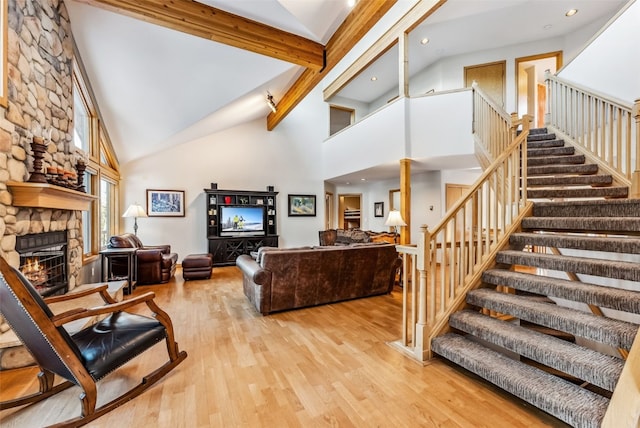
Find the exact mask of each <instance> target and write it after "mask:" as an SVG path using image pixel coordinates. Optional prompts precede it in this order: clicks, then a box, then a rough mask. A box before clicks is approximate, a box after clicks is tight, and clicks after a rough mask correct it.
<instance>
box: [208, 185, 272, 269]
mask: <svg viewBox="0 0 640 428" xmlns="http://www.w3.org/2000/svg"><path fill="white" fill-rule="evenodd" d="M204 191H205V200H206V201H205V202H206V214H207V215H206V219H207V240H208V244H209V245H208V246H209V253H211V254H212V255H213V265H214V266H229V265H233V264H235V261H236V258H237V257H238V256H239V255H241V254H249V253H251V252H253V251H257V250H258V248H260V247H264V246H269V247H277V246H278V228H277V204H276V197H277V195H278V192H276V191H274V190H273V187H272V186H269V187H268V188H267V190H266V191H249V190H221V189H216V188H212V189H204Z"/></svg>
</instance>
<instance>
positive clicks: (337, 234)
mask: <svg viewBox="0 0 640 428" xmlns="http://www.w3.org/2000/svg"><path fill="white" fill-rule="evenodd" d="M318 241H319V243H320V245H351V244H355V243H363V242H388V243H390V244H393V243H394V234H393V233H391V232H373V231H371V230H360V229H327V230H321V231H319V232H318Z"/></svg>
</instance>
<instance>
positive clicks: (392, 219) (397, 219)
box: [384, 210, 407, 227]
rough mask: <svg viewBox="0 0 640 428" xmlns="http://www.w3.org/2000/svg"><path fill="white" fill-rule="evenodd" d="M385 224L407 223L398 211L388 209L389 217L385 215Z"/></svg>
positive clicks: (403, 224) (402, 224) (399, 224)
mask: <svg viewBox="0 0 640 428" xmlns="http://www.w3.org/2000/svg"><path fill="white" fill-rule="evenodd" d="M384 225H385V226H395V227H398V226H406V225H407V223H405V222H404V220H403V219H402V216H401V215H400V211H398V210H391V211H389V217H387V221H386V222H385V223H384Z"/></svg>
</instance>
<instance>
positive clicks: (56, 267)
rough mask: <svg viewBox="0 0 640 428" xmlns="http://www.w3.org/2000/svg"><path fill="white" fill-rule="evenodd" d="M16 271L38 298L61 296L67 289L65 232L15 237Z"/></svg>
mask: <svg viewBox="0 0 640 428" xmlns="http://www.w3.org/2000/svg"><path fill="white" fill-rule="evenodd" d="M16 251H17V252H18V253H19V254H20V271H21V272H22V273H23V274H24V276H25V277H26V278H27V279H29V281H31V283H32V284H33V285H34V287H35V288H36V289H37V290H38V293H40V295H41V296H43V297H46V296H52V295H57V294H64V293H66V292H67V289H68V284H69V282H68V277H67V232H66V231H65V230H63V231H56V232H44V233H35V234H30V235H23V236H17V237H16Z"/></svg>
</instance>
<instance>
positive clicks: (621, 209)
mask: <svg viewBox="0 0 640 428" xmlns="http://www.w3.org/2000/svg"><path fill="white" fill-rule="evenodd" d="M533 215H534V216H536V217H639V216H640V199H612V200H590V201H544V202H536V203H535V204H534V206H533Z"/></svg>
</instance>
